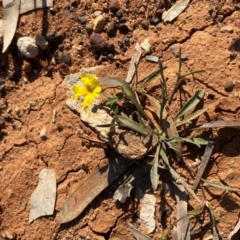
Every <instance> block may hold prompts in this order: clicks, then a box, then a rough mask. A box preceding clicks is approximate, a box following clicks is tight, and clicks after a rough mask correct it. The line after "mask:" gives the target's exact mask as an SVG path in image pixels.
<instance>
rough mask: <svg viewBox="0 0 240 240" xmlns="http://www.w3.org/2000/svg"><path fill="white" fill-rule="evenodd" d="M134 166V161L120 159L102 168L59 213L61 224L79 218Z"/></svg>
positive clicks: (81, 186) (82, 184)
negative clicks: (96, 198)
mask: <svg viewBox="0 0 240 240" xmlns="http://www.w3.org/2000/svg"><path fill="white" fill-rule="evenodd" d="M133 164H134V162H133V161H129V160H126V159H125V158H123V157H121V156H119V158H118V159H117V158H116V159H115V160H113V161H112V162H110V163H109V164H108V165H107V166H105V167H103V168H101V169H100V170H99V171H97V172H96V173H95V174H93V175H92V176H90V177H89V178H88V179H87V180H86V181H84V182H83V183H81V184H80V186H79V187H78V188H77V189H76V190H75V191H74V192H73V193H72V194H71V195H70V196H69V198H68V199H67V201H66V202H65V203H64V205H63V207H62V209H61V211H60V212H59V223H60V224H62V223H67V222H70V221H72V220H73V219H75V218H76V217H77V216H79V215H80V214H81V213H82V211H83V210H84V209H85V208H86V207H87V206H88V204H89V203H90V202H92V200H93V199H95V197H96V196H97V195H98V194H99V193H100V192H102V191H103V190H104V189H105V188H106V187H107V186H108V185H109V184H111V183H112V182H113V181H114V180H115V179H117V178H118V177H119V176H120V175H121V174H122V173H124V172H125V171H126V170H128V169H129V167H131V166H132V165H133Z"/></svg>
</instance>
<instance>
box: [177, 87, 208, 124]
mask: <svg viewBox="0 0 240 240" xmlns="http://www.w3.org/2000/svg"><path fill="white" fill-rule="evenodd" d="M203 96H204V90H199V91H197V92H196V93H195V94H194V95H193V96H192V97H191V98H190V99H189V100H188V102H187V103H186V104H185V105H184V106H183V107H182V109H181V110H180V111H179V112H178V114H177V115H176V117H175V118H174V119H173V121H174V122H175V121H176V120H177V119H179V118H181V117H183V116H184V115H185V114H186V113H187V112H188V111H190V110H191V109H192V108H194V107H195V106H196V105H197V104H198V103H199V102H200V101H201V99H202V98H203Z"/></svg>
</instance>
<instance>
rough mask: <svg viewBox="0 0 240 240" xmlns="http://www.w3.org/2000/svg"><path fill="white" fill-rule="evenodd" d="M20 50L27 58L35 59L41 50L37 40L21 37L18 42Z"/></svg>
mask: <svg viewBox="0 0 240 240" xmlns="http://www.w3.org/2000/svg"><path fill="white" fill-rule="evenodd" d="M17 47H18V50H19V51H20V52H21V53H22V55H24V56H25V57H27V58H35V57H36V56H37V55H38V53H39V49H38V46H37V44H36V41H35V39H33V38H31V37H21V38H19V39H18V41H17Z"/></svg>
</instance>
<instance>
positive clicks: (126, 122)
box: [116, 115, 148, 136]
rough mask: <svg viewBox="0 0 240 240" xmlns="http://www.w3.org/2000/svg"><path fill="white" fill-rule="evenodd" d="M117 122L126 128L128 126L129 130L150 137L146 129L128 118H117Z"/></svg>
mask: <svg viewBox="0 0 240 240" xmlns="http://www.w3.org/2000/svg"><path fill="white" fill-rule="evenodd" d="M116 121H118V122H120V123H122V124H123V125H124V126H126V127H127V128H130V129H132V130H134V131H136V132H138V133H141V134H143V135H146V136H147V135H148V131H147V129H146V128H144V127H143V126H142V125H140V124H139V123H138V122H136V121H133V120H131V119H129V118H127V117H123V116H120V115H118V116H116Z"/></svg>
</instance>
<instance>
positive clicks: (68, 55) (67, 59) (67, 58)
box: [60, 53, 71, 64]
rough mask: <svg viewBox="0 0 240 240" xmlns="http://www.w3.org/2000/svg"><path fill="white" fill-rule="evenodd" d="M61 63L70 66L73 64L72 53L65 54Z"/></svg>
mask: <svg viewBox="0 0 240 240" xmlns="http://www.w3.org/2000/svg"><path fill="white" fill-rule="evenodd" d="M60 62H62V63H66V64H69V63H70V62H71V54H70V53H65V54H63V55H62V57H61V59H60Z"/></svg>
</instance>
